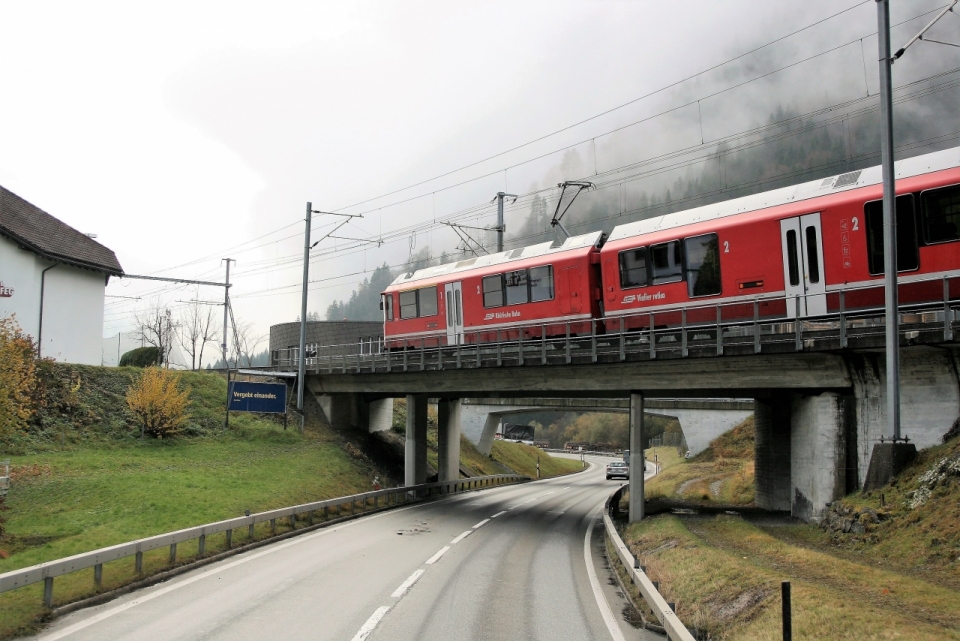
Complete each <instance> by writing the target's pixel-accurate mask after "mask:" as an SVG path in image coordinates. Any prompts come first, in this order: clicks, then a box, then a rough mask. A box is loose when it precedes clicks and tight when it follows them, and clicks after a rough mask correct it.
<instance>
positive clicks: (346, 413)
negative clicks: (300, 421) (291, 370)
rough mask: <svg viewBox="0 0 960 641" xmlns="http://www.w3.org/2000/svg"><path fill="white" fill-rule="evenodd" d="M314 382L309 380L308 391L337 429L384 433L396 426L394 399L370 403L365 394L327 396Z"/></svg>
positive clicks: (326, 418)
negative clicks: (394, 423) (394, 420)
mask: <svg viewBox="0 0 960 641" xmlns="http://www.w3.org/2000/svg"><path fill="white" fill-rule="evenodd" d="M312 383H314V384H315V381H314V380H311V379H309V378H308V379H307V388H308V389H309V391H310V392H311V393H312V394H313V396H314V398H315V399H316V401H317V404H318V405H320V410H321V414H322V417H323V419H324V420H325V421H326V422H327V424H328V425H330V426H331V427H335V428H337V429H347V428H350V429H356V430H362V431H364V432H382V431H384V430H388V429H390V428H391V426H392V425H393V398H381V399H377V400H374V401H367V400H366V399H365V398H364V397H363V395H362V394H358V393H355V392H354V393H345V394H324V393H322V392H320V391H319V390H317V389H314V386H313V385H312Z"/></svg>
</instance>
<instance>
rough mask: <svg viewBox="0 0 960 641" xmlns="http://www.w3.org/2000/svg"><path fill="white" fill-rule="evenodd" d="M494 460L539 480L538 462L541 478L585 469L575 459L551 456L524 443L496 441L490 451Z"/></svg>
mask: <svg viewBox="0 0 960 641" xmlns="http://www.w3.org/2000/svg"><path fill="white" fill-rule="evenodd" d="M490 456H491V458H493V460H495V461H497V462H498V463H501V464H503V465H506V466H507V467H509V468H510V469H511V470H513V471H515V472H516V473H517V474H523V475H524V476H529V477H530V478H533V479H535V478H537V461H539V462H540V478H542V479H545V478H550V477H551V476H560V475H562V474H570V473H572V472H577V471H579V470H581V469H583V464H582V463H581V462H580V461H578V460H575V459H569V458H560V457H554V456H550V455H549V454H548V453H546V452H544V451H543V450H541V449H540V448H537V447H534V446H532V445H524V444H523V443H504V442H503V441H494V442H493V448H492V450H491V451H490Z"/></svg>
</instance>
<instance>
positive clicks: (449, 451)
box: [437, 398, 460, 481]
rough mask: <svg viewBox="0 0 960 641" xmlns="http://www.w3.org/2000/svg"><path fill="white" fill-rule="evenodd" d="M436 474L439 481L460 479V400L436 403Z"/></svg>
mask: <svg viewBox="0 0 960 641" xmlns="http://www.w3.org/2000/svg"><path fill="white" fill-rule="evenodd" d="M437 427H438V430H437V449H438V452H437V453H438V456H439V461H438V463H437V467H438V468H439V469H438V470H437V473H438V475H439V479H438V480H440V481H456V480H457V479H459V478H460V399H459V398H441V399H440V400H439V401H438V403H437Z"/></svg>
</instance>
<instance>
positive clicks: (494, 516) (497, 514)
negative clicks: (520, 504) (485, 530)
mask: <svg viewBox="0 0 960 641" xmlns="http://www.w3.org/2000/svg"><path fill="white" fill-rule="evenodd" d="M506 513H507V510H504V511H503V512H497V513H496V514H494V515H493V516H491V517H490V518H491V519H495V518H497V517H498V516H500V515H501V514H506ZM488 520H489V519H488Z"/></svg>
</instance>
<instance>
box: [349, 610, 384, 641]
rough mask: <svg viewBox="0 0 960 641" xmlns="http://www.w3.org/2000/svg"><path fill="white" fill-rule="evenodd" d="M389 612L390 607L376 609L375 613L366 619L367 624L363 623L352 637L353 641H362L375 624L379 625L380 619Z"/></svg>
mask: <svg viewBox="0 0 960 641" xmlns="http://www.w3.org/2000/svg"><path fill="white" fill-rule="evenodd" d="M389 610H390V606H387V605H384V606H381V607H379V608H377V611H376V612H374V613H373V614H371V615H370V618H369V619H367V622H366V623H364V624H363V625H362V626H361V627H360V630H359V631H358V632H357V633H356V635H354V637H353V641H363V640H364V639H366V638H367V637H368V636H370V633H371V632H373V629H374V628H375V627H377V624H378V623H380V619H382V618H383V617H384V615H385V614H386V613H387V612H388V611H389Z"/></svg>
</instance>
